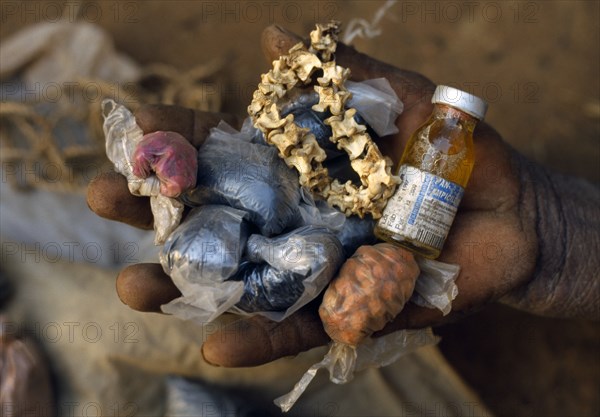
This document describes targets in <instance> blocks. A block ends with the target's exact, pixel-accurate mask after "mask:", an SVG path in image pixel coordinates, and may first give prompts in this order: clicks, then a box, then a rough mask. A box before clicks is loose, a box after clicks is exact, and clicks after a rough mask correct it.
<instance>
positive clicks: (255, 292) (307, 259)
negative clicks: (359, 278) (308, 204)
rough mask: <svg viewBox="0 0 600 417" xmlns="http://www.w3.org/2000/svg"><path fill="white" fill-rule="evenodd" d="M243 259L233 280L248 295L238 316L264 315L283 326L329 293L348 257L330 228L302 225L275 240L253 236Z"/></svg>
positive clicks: (241, 301) (237, 307) (240, 302)
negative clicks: (324, 292) (327, 288)
mask: <svg viewBox="0 0 600 417" xmlns="http://www.w3.org/2000/svg"><path fill="white" fill-rule="evenodd" d="M245 258H246V261H245V262H244V263H242V265H241V266H240V271H239V272H238V274H237V275H236V277H235V278H234V279H241V280H243V281H244V294H243V296H242V298H241V300H240V301H239V302H238V303H237V304H236V308H235V309H234V312H235V311H237V310H238V309H239V310H241V311H243V312H246V313H252V312H263V313H262V314H263V315H264V316H266V317H268V318H270V319H272V320H276V321H279V320H282V319H283V318H285V317H288V316H289V315H290V314H292V313H294V312H295V311H297V310H298V309H299V308H300V307H302V306H303V305H305V304H307V303H308V302H309V301H310V300H312V299H313V298H315V297H316V296H317V295H318V294H319V293H320V292H321V291H322V290H323V288H325V286H326V285H327V284H328V283H329V281H330V280H331V279H332V278H333V276H334V275H335V273H336V272H337V270H338V268H339V267H340V265H341V264H342V262H343V260H344V253H343V249H342V245H341V243H340V241H339V240H338V239H337V238H336V237H335V235H334V234H333V233H332V232H331V231H330V230H328V229H327V228H325V227H318V226H303V227H300V228H298V229H295V230H293V231H291V232H289V233H286V234H284V235H281V236H278V237H276V238H267V237H264V236H261V235H252V236H250V238H249V239H248V243H247V245H246V255H245Z"/></svg>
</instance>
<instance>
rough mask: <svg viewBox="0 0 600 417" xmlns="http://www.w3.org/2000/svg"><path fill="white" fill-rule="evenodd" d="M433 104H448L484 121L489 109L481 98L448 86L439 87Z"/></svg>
mask: <svg viewBox="0 0 600 417" xmlns="http://www.w3.org/2000/svg"><path fill="white" fill-rule="evenodd" d="M431 102H432V103H434V104H435V103H441V104H447V105H449V106H452V107H455V108H457V109H459V110H461V111H464V112H465V113H467V114H470V115H471V116H473V117H475V118H477V119H479V120H483V117H484V116H485V112H486V111H487V107H488V105H487V103H486V102H485V101H483V100H482V99H480V98H479V97H477V96H474V95H473V94H469V93H467V92H465V91H462V90H459V89H458V88H454V87H449V86H447V85H438V86H437V88H436V89H435V92H434V93H433V97H432V98H431Z"/></svg>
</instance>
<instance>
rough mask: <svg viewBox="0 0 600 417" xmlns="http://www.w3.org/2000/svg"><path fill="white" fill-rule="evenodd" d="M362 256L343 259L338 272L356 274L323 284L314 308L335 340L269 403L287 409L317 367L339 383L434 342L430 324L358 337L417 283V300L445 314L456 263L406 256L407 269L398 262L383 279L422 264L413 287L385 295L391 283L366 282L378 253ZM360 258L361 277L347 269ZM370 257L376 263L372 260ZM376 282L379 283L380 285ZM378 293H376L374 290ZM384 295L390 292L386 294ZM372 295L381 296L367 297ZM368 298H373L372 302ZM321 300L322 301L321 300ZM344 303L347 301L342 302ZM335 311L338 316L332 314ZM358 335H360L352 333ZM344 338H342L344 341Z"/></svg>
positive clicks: (376, 324) (390, 312) (452, 291)
mask: <svg viewBox="0 0 600 417" xmlns="http://www.w3.org/2000/svg"><path fill="white" fill-rule="evenodd" d="M386 250H387V248H386ZM379 252H380V254H381V255H385V253H384V252H385V251H384V250H383V249H380V250H379ZM365 255H367V254H365ZM366 259H367V260H365V261H363V259H362V258H361V257H359V258H357V259H355V260H354V263H355V264H357V265H354V264H353V265H352V266H348V265H349V264H345V265H344V267H343V268H346V267H347V266H348V267H349V269H348V270H347V271H346V272H344V269H342V270H341V272H340V274H347V275H346V277H348V278H352V279H354V278H356V282H353V281H352V280H351V281H348V280H345V281H344V283H343V285H342V286H338V287H336V286H335V283H334V285H333V287H330V288H329V289H328V292H331V291H333V292H332V293H331V294H330V297H329V299H328V298H327V297H328V294H327V293H326V295H325V297H324V301H323V304H322V305H321V309H323V308H325V310H324V311H320V313H321V316H322V317H324V316H323V315H322V314H323V313H326V316H325V317H329V319H326V318H323V320H324V323H325V328H326V329H327V332H328V333H329V334H330V335H331V337H332V338H334V339H335V340H334V342H332V344H331V346H330V349H329V352H328V353H327V354H326V355H325V357H324V358H323V360H322V361H321V362H319V363H317V364H315V365H313V366H312V367H311V368H309V370H308V371H307V372H306V373H305V374H304V376H303V377H302V378H301V379H300V381H299V382H298V383H297V384H296V386H295V387H294V388H293V389H292V391H291V392H290V393H288V394H286V395H284V396H282V397H280V398H278V399H276V400H275V404H277V405H278V406H279V407H281V409H282V410H283V411H288V410H289V409H290V408H291V407H292V406H293V405H294V403H295V402H296V401H297V399H298V398H299V397H300V395H302V393H303V392H304V390H305V389H306V387H307V386H308V384H309V383H310V381H311V380H312V379H313V378H314V376H315V374H316V372H317V371H318V370H319V369H321V368H325V369H327V370H328V371H329V377H330V380H331V381H332V382H334V383H338V384H343V383H346V382H348V381H350V380H351V379H352V378H353V375H354V372H356V371H359V370H360V369H362V368H364V367H373V366H376V367H378V366H385V365H387V364H390V363H392V362H393V361H395V360H397V359H398V358H399V357H400V356H402V355H403V354H405V353H407V352H410V351H412V350H414V349H416V348H418V347H420V346H423V345H426V344H431V343H435V342H437V338H435V337H434V336H433V334H432V333H431V330H430V329H423V330H418V331H406V330H403V331H399V332H395V333H392V334H390V335H388V336H384V337H382V338H371V337H369V338H366V339H362V338H363V337H364V336H365V335H366V334H371V333H372V332H373V331H376V330H380V329H381V328H382V327H383V325H384V324H385V322H386V321H388V320H390V319H391V318H392V317H393V315H395V314H397V312H398V311H399V309H401V308H403V306H404V304H405V303H406V301H407V299H408V297H410V296H411V294H410V292H412V297H413V298H414V297H415V293H416V287H417V285H419V291H420V293H419V297H421V298H422V299H423V300H427V303H429V304H428V306H430V305H435V306H436V307H437V308H439V309H440V310H441V311H442V312H444V314H446V313H447V312H448V311H450V309H451V302H452V299H453V297H454V296H456V293H457V288H456V285H455V284H454V280H455V279H456V277H457V275H458V272H459V270H460V268H459V267H458V266H456V265H450V264H444V263H442V262H437V261H431V260H427V259H422V258H418V259H415V260H414V261H413V260H412V259H410V260H407V262H406V268H407V269H406V270H405V271H402V269H404V267H400V268H401V270H400V271H398V272H394V271H390V276H389V278H392V277H393V276H396V275H397V274H401V275H402V276H404V277H406V278H407V283H412V281H411V279H410V277H411V275H412V277H413V279H414V276H415V275H414V274H416V273H417V272H414V271H413V270H414V269H415V268H416V265H417V264H418V265H419V267H422V268H423V269H422V270H420V271H418V274H419V275H418V277H417V279H416V282H415V291H413V288H412V284H411V285H410V286H405V285H403V284H401V283H400V284H399V286H398V288H395V289H394V290H393V291H392V293H391V294H390V290H391V289H393V286H392V287H390V288H387V290H386V291H384V292H381V289H382V288H383V289H385V286H386V285H387V284H386V283H385V281H383V282H381V283H380V282H371V281H369V279H368V278H369V277H368V276H371V277H372V278H374V277H375V275H372V274H374V273H375V272H374V271H375V269H376V268H378V267H379V266H380V265H381V264H380V263H379V262H377V260H378V258H377V257H375V256H374V255H373V256H368V255H367V258H366ZM390 261H391V262H392V265H397V264H399V263H398V262H394V260H393V259H391V260H390ZM409 261H410V262H409ZM362 262H370V264H371V267H372V268H371V269H364V268H362V269H361V271H362V273H363V274H364V276H362V277H361V276H355V275H354V274H353V273H352V270H354V269H356V271H358V268H359V267H360V265H359V264H361V263H362ZM375 262H377V264H376V265H375ZM373 268H375V269H373ZM367 275H368V276H367ZM363 281H364V282H363ZM417 283H418V284H417ZM340 284H341V282H340ZM379 284H381V286H380V285H379ZM390 284H391V283H390ZM409 287H410V288H409ZM370 288H373V293H370V292H369V291H370V290H369V289H370ZM332 289H333V290H332ZM348 291H352V292H353V293H355V294H356V295H357V297H356V298H354V297H349V296H348ZM409 291H410V292H409ZM380 292H381V295H379V293H380ZM386 294H389V295H386ZM390 295H391V296H392V297H391V298H390ZM332 297H333V298H332ZM336 297H337V298H336ZM373 297H381V298H377V299H376V300H373ZM379 300H380V301H379ZM372 301H377V302H375V303H372ZM326 302H327V303H328V304H327V305H326ZM347 303H349V304H348V305H346V304H347ZM356 303H360V305H358V306H357V305H355V304H356ZM361 306H362V307H361ZM330 310H331V311H330ZM338 310H339V311H338ZM346 312H351V313H350V315H349V316H348V317H347V316H346V315H345V314H348V313H346ZM336 314H344V315H343V316H336ZM354 316H356V317H354ZM340 317H341V318H340ZM338 322H339V326H340V327H339V329H338V328H333V329H332V328H331V326H332V323H338ZM327 323H329V326H330V328H328V327H327V325H328V324H327ZM348 326H349V327H348ZM356 326H360V328H356ZM331 331H333V333H331ZM359 331H360V333H359ZM359 336H360V339H358V338H357V337H359ZM346 340H347V341H346ZM344 341H346V342H345V343H344Z"/></svg>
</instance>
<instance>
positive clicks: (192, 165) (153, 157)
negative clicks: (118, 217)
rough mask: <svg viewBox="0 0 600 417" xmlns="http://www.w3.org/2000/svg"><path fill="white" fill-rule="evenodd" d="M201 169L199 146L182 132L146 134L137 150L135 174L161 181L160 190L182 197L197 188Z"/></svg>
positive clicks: (170, 195) (134, 153)
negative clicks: (196, 146) (195, 145)
mask: <svg viewBox="0 0 600 417" xmlns="http://www.w3.org/2000/svg"><path fill="white" fill-rule="evenodd" d="M197 171H198V159H197V151H196V148H194V147H193V146H192V144H191V143H190V142H188V140H187V139H186V138H184V137H183V136H181V135H180V134H179V133H176V132H153V133H149V134H147V135H145V136H144V137H143V139H142V140H141V141H140V142H139V143H138V144H137V146H136V148H135V151H134V152H133V174H134V175H135V176H137V177H139V178H148V177H149V176H150V175H152V174H153V173H155V174H156V176H157V177H158V179H159V181H160V193H161V194H163V195H164V196H166V197H173V198H175V197H178V196H179V194H181V193H182V192H184V191H187V190H190V189H192V188H194V186H195V185H196V174H197Z"/></svg>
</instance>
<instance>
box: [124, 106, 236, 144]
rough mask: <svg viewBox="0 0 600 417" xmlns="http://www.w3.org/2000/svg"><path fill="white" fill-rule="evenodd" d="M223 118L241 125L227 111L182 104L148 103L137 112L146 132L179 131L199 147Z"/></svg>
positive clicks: (137, 116)
mask: <svg viewBox="0 0 600 417" xmlns="http://www.w3.org/2000/svg"><path fill="white" fill-rule="evenodd" d="M221 120H223V121H225V122H227V123H228V124H230V125H232V126H233V127H239V125H240V121H239V119H238V118H237V117H236V116H234V115H231V114H227V113H213V112H205V111H199V110H196V111H195V110H192V109H188V108H185V107H180V106H167V105H163V104H146V105H144V106H142V107H140V108H139V109H138V110H137V111H136V112H135V121H136V123H137V124H138V126H139V127H140V128H141V129H142V131H143V132H144V134H147V133H152V132H157V131H168V132H177V133H179V134H180V135H182V136H183V137H184V138H186V139H187V140H189V141H190V142H191V143H192V145H194V146H195V147H196V148H199V147H200V146H201V145H202V144H203V143H204V140H205V139H206V137H207V136H208V133H209V131H210V129H211V128H213V127H215V126H217V125H218V124H219V122H220V121H221Z"/></svg>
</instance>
